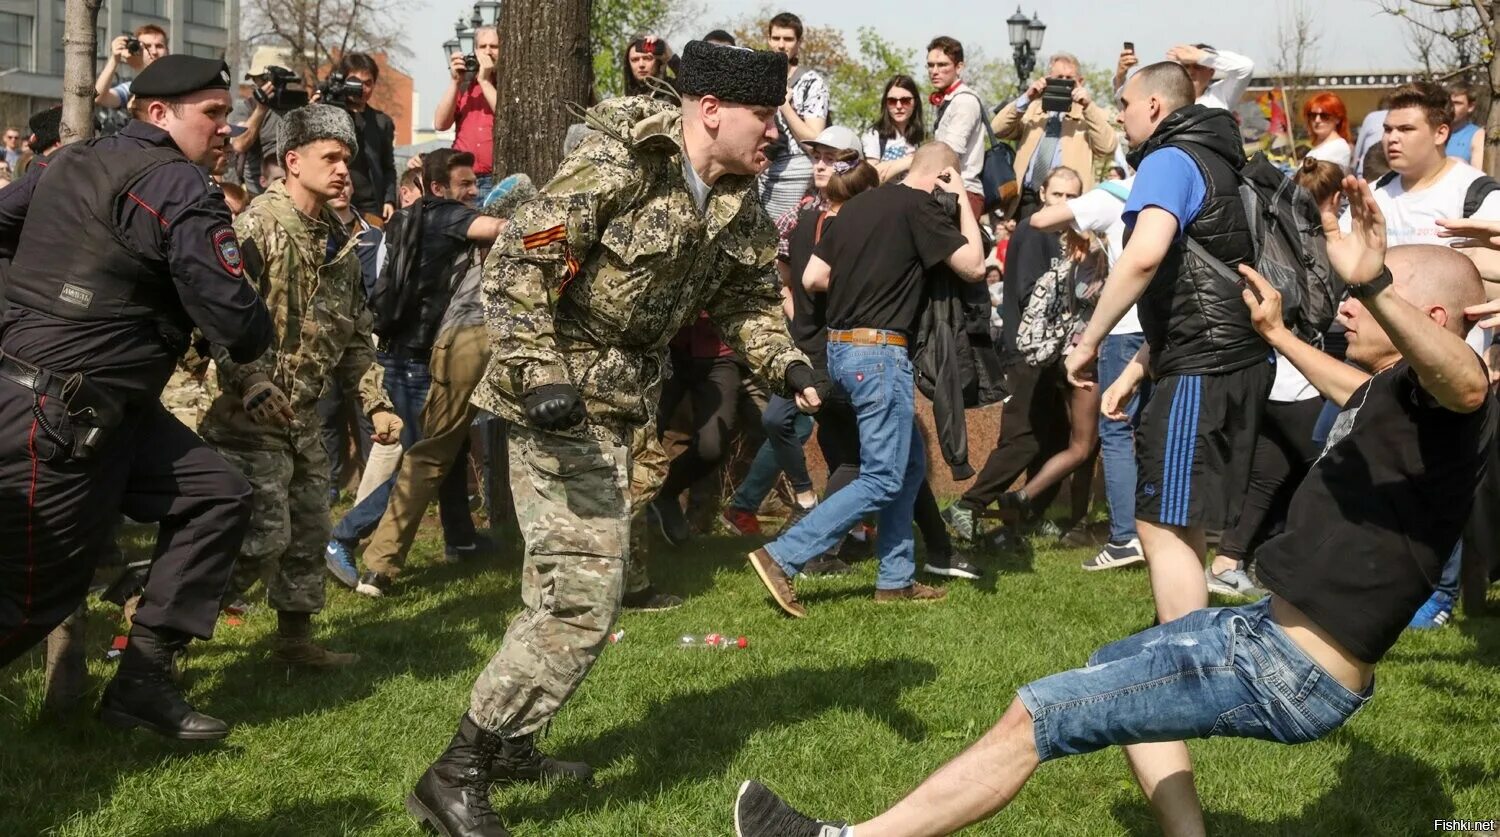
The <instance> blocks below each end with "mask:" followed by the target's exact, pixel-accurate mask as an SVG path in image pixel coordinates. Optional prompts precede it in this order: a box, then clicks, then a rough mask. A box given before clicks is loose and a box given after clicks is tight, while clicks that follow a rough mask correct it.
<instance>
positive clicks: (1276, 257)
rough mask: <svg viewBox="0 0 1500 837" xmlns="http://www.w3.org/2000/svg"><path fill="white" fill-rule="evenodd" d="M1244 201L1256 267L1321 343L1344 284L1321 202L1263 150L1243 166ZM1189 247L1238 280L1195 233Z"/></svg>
mask: <svg viewBox="0 0 1500 837" xmlns="http://www.w3.org/2000/svg"><path fill="white" fill-rule="evenodd" d="M1239 179H1240V200H1241V201H1242V202H1243V204H1244V207H1245V220H1246V221H1247V222H1248V223H1249V224H1250V237H1251V239H1252V240H1253V241H1254V243H1255V258H1254V266H1255V269H1256V270H1257V271H1258V272H1259V273H1260V275H1262V276H1264V277H1266V281H1268V282H1270V283H1271V286H1272V287H1274V288H1275V289H1276V290H1277V291H1278V292H1279V293H1280V294H1281V316H1282V319H1283V321H1285V322H1286V324H1287V326H1288V327H1289V328H1291V329H1292V330H1293V332H1295V333H1296V334H1297V336H1299V337H1301V338H1302V339H1304V340H1306V341H1308V342H1310V343H1313V344H1314V345H1318V344H1319V341H1321V340H1322V336H1323V333H1324V332H1326V331H1327V330H1328V327H1329V326H1330V325H1332V324H1333V319H1334V317H1335V316H1337V314H1338V306H1339V299H1340V297H1341V296H1342V294H1343V283H1342V282H1340V281H1338V279H1337V278H1336V277H1334V275H1333V269H1332V268H1331V267H1330V266H1329V264H1328V241H1327V239H1326V238H1325V237H1324V235H1323V219H1322V215H1321V213H1320V212H1319V211H1318V205H1317V202H1316V201H1314V200H1313V197H1312V195H1311V194H1310V193H1308V191H1307V190H1306V189H1304V188H1302V187H1301V186H1298V185H1297V183H1296V181H1294V180H1292V179H1291V178H1290V177H1287V176H1286V174H1284V173H1283V172H1282V170H1281V169H1279V168H1277V167H1276V166H1275V165H1274V164H1273V163H1271V161H1270V160H1267V159H1266V155H1264V154H1256V155H1255V156H1254V157H1252V158H1250V160H1249V162H1247V163H1245V166H1244V168H1242V169H1240V171H1239ZM1187 247H1188V249H1189V250H1190V251H1192V252H1193V253H1195V254H1196V255H1197V256H1198V257H1199V258H1201V259H1203V260H1204V261H1205V262H1207V263H1208V264H1209V265H1211V266H1213V267H1214V269H1215V270H1217V271H1218V272H1219V274H1220V275H1222V276H1224V277H1225V278H1226V279H1229V280H1230V281H1233V282H1234V283H1236V284H1239V283H1240V280H1241V277H1240V274H1239V272H1238V271H1235V270H1231V269H1230V267H1229V266H1228V265H1226V264H1224V263H1223V262H1221V261H1219V260H1218V259H1217V258H1215V257H1214V256H1213V255H1212V254H1210V253H1209V252H1208V250H1207V249H1205V248H1204V247H1203V245H1202V244H1199V243H1198V242H1197V241H1195V240H1194V239H1193V238H1191V237H1189V238H1188V239H1187Z"/></svg>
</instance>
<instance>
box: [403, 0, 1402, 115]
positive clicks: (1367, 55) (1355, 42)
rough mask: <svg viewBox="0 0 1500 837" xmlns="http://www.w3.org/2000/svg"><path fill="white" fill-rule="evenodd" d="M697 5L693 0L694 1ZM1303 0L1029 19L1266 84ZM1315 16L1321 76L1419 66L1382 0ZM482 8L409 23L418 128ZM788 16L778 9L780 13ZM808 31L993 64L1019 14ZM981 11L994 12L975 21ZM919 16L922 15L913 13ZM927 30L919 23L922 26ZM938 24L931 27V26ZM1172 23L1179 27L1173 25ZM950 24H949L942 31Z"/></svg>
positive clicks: (706, 23) (447, 3)
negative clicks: (1223, 53) (1245, 65)
mask: <svg viewBox="0 0 1500 837" xmlns="http://www.w3.org/2000/svg"><path fill="white" fill-rule="evenodd" d="M686 2H690V3H691V2H693V0H686ZM1292 2H1294V0H1258V1H1257V2H1236V1H1235V0H1127V1H1126V2H1121V0H1047V2H1045V3H1042V2H1038V0H1025V2H1023V3H1022V4H1021V8H1022V10H1023V11H1024V12H1025V13H1026V14H1027V15H1028V16H1030V15H1031V14H1032V13H1033V12H1036V13H1038V14H1039V15H1040V16H1041V20H1042V22H1043V23H1045V24H1047V33H1046V36H1045V38H1044V40H1043V42H1042V52H1043V53H1044V54H1045V53H1049V52H1053V51H1059V50H1061V51H1067V52H1072V53H1076V54H1077V55H1078V56H1079V57H1080V58H1082V59H1083V60H1084V61H1085V62H1087V63H1089V64H1093V65H1096V66H1101V67H1113V66H1114V64H1115V60H1116V58H1117V57H1118V55H1119V52H1120V45H1121V43H1122V42H1124V41H1133V42H1134V43H1135V48H1136V52H1137V53H1138V54H1139V55H1140V56H1141V57H1142V59H1144V60H1150V59H1153V58H1156V57H1158V56H1160V57H1165V53H1166V51H1167V49H1168V48H1169V47H1171V46H1173V45H1174V44H1176V43H1186V42H1197V43H1209V44H1213V45H1214V46H1216V47H1222V48H1225V49H1231V50H1234V51H1235V52H1240V53H1244V54H1245V55H1248V56H1250V57H1251V58H1253V59H1255V61H1256V64H1257V75H1259V74H1260V72H1261V71H1262V70H1266V71H1269V70H1270V68H1271V66H1272V65H1273V63H1274V62H1275V60H1276V56H1277V49H1276V42H1277V35H1276V30H1277V24H1278V22H1279V21H1280V20H1282V19H1283V18H1284V17H1285V16H1286V14H1287V12H1288V10H1289V8H1290V4H1291V3H1292ZM1304 2H1305V4H1306V7H1307V8H1309V9H1313V10H1315V13H1316V16H1317V17H1316V20H1317V29H1316V31H1317V34H1318V35H1319V37H1320V42H1319V44H1318V53H1317V58H1318V60H1317V62H1316V66H1317V68H1318V69H1320V70H1323V71H1326V72H1346V71H1347V72H1354V71H1368V70H1402V69H1410V68H1412V67H1413V66H1414V62H1413V60H1412V58H1411V55H1410V52H1409V50H1408V48H1407V45H1406V30H1407V27H1408V26H1409V24H1407V23H1405V22H1403V21H1401V20H1398V19H1396V18H1393V17H1390V16H1388V15H1384V14H1382V13H1381V12H1380V10H1379V6H1378V5H1377V3H1376V2H1375V0H1304ZM472 5H473V0H428V2H426V3H424V4H423V7H422V11H421V12H420V13H412V14H410V15H409V16H408V19H407V20H405V21H404V28H405V30H406V31H408V32H410V34H411V39H410V40H409V41H408V42H407V46H408V47H409V48H410V49H411V51H412V54H413V56H414V57H413V58H412V59H408V60H406V61H404V62H403V63H404V64H405V65H406V66H403V67H402V69H404V70H406V71H407V72H408V73H409V74H411V75H412V76H413V77H414V78H415V80H416V86H417V92H418V95H419V96H420V102H419V114H418V117H419V118H418V119H417V125H418V126H421V127H429V126H431V124H432V109H433V107H435V106H436V105H437V101H438V97H439V96H440V95H441V94H442V92H443V87H444V86H445V85H446V84H447V81H448V73H447V66H446V64H444V63H443V62H442V61H441V60H440V59H439V55H440V53H441V50H442V43H443V42H444V41H446V40H448V39H449V38H452V37H453V21H454V20H455V19H456V18H458V17H459V15H460V13H462V14H463V16H464V17H467V16H468V14H469V10H470V9H471V8H472ZM765 5H767V4H766V3H765V2H764V0H698V2H697V6H698V7H699V8H701V9H703V10H704V13H703V14H702V15H701V16H698V17H697V18H695V20H698V21H701V29H702V31H696V30H694V31H689V32H679V33H666V34H667V36H668V40H669V41H670V42H671V43H672V44H673V45H674V46H675V47H677V48H679V49H680V48H681V44H682V43H683V42H685V41H687V40H690V39H692V38H695V37H698V36H700V35H702V34H703V33H704V32H707V31H709V30H710V29H713V28H716V27H718V26H720V25H723V24H727V23H729V22H730V21H733V20H737V19H739V18H741V17H743V16H744V15H747V14H750V13H753V12H756V11H757V10H759V9H760V8H762V7H763V6H765ZM781 8H782V7H780V6H778V7H777V9H778V10H780V9H781ZM785 8H786V10H788V11H792V12H796V13H797V14H798V15H799V16H800V17H801V18H802V20H803V22H804V23H805V24H807V25H809V26H833V27H836V28H838V29H840V30H842V31H843V32H844V36H845V42H846V43H847V44H849V45H850V46H851V47H852V46H853V45H854V43H855V32H856V30H858V29H859V27H861V26H869V27H872V28H874V29H875V30H876V31H877V32H879V33H880V34H881V35H882V36H884V37H885V38H886V39H888V40H890V41H892V42H893V43H895V44H896V45H897V46H901V47H906V48H909V49H912V50H914V51H918V52H920V50H921V49H922V48H923V47H925V46H926V45H927V42H928V41H929V40H931V39H932V38H933V37H934V36H936V35H941V34H947V35H953V36H955V37H958V38H959V39H960V40H961V41H963V43H964V46H965V47H968V48H972V47H973V46H979V47H981V48H982V49H983V50H984V52H985V53H986V54H987V55H988V56H989V57H992V58H993V57H999V56H1008V55H1009V54H1010V43H1009V39H1008V38H1007V36H1006V26H1005V19H1006V18H1008V17H1010V16H1011V15H1012V14H1014V13H1015V9H1016V7H1015V4H1014V3H1012V2H1011V0H1002V2H1001V3H999V4H992V5H985V6H981V5H980V4H979V3H976V2H974V0H815V1H814V0H790V2H788V3H787V5H786V6H785ZM977 8H991V9H993V10H994V11H985V12H976V11H975V9H977ZM917 9H920V14H915V13H914V10H917ZM918 17H919V18H920V20H921V22H920V23H913V20H914V19H915V18H918ZM929 21H931V23H929ZM1168 21H1170V25H1169V24H1168ZM939 22H941V23H939Z"/></svg>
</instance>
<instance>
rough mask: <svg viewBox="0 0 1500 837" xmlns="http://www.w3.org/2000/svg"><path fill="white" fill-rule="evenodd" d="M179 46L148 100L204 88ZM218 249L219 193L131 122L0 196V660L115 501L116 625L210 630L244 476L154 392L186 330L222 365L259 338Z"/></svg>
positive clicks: (228, 246) (67, 597) (237, 272)
mask: <svg viewBox="0 0 1500 837" xmlns="http://www.w3.org/2000/svg"><path fill="white" fill-rule="evenodd" d="M188 57H189V56H180V57H179V56H172V57H171V58H173V59H174V62H173V63H172V64H167V59H165V58H164V59H162V60H161V61H159V62H157V63H160V64H164V66H163V67H159V68H156V69H159V70H168V69H169V68H171V67H173V66H175V65H176V64H181V65H182V66H176V67H175V70H176V72H175V74H173V75H172V76H164V75H163V74H161V73H158V74H154V75H153V77H152V78H153V79H155V82H154V83H155V87H154V88H153V89H155V91H156V92H155V95H159V96H164V97H165V96H167V95H182V94H185V93H187V92H191V91H193V90H200V89H205V88H208V87H218V86H219V85H218V83H217V81H215V82H214V83H212V84H202V83H201V81H202V79H200V78H199V77H200V76H203V75H204V73H205V72H206V67H207V66H208V65H210V64H211V65H212V66H213V67H214V68H215V71H217V68H218V67H220V66H222V62H217V61H215V62H206V63H205V64H187V63H185V62H181V61H178V60H176V59H179V58H188ZM193 61H194V62H204V61H205V59H193ZM150 69H152V68H148V70H150ZM215 78H217V76H216V77H215ZM147 80H148V77H147V75H146V74H145V73H142V75H141V76H140V77H139V79H138V80H137V82H136V88H137V89H136V95H137V96H141V95H142V92H141V84H142V82H144V81H147ZM194 83H197V86H190V87H187V89H181V90H178V89H177V88H179V87H184V86H187V85H190V84H194ZM227 85H228V73H227V69H226V70H225V71H224V74H223V86H224V87H225V88H227ZM174 90H175V91H176V92H175V94H174V93H173V92H172V91H174ZM28 213H31V214H32V218H31V219H30V220H31V223H29V224H27V223H25V222H26V220H27V215H28ZM238 246H239V245H238V241H237V239H236V237H235V234H234V229H233V227H232V226H231V217H230V214H229V209H228V207H227V205H226V204H225V203H224V199H223V196H222V193H221V192H220V191H219V190H218V188H217V187H216V186H215V185H214V184H213V183H212V181H210V180H209V178H208V176H207V175H206V174H205V172H204V171H203V169H201V168H199V167H198V166H196V165H195V164H193V163H192V162H190V161H189V160H188V159H187V158H186V157H184V156H183V155H182V153H181V152H180V151H178V150H177V148H176V146H175V145H174V144H173V142H172V139H171V137H170V136H169V135H168V134H167V133H166V132H164V131H162V130H161V129H159V128H156V127H154V126H152V125H150V124H147V123H144V122H140V121H132V122H131V123H130V124H129V125H128V126H127V127H126V128H125V129H124V130H123V131H121V132H120V133H119V134H117V135H115V136H112V137H105V138H101V139H97V140H93V141H90V142H86V143H75V144H74V145H71V146H67V147H65V148H63V149H61V150H59V151H58V152H57V153H55V154H54V155H52V158H51V159H50V160H48V161H47V164H46V166H45V167H41V166H38V167H36V168H34V169H33V170H32V171H30V172H28V173H27V175H26V176H25V177H23V178H22V179H21V180H19V181H17V182H16V183H15V184H13V185H12V186H11V188H8V189H5V190H4V191H3V192H0V257H7V256H9V257H12V263H11V265H10V267H9V275H8V277H7V278H8V286H7V288H6V296H7V299H8V301H9V303H10V309H9V311H8V312H6V314H5V316H4V319H3V321H0V351H3V357H0V545H3V546H0V666H3V665H5V664H6V663H8V662H10V661H11V660H13V659H15V658H16V657H17V656H19V655H20V654H22V653H23V652H24V651H26V650H27V648H29V647H30V646H32V645H33V644H35V643H36V642H37V641H39V640H40V639H42V638H43V637H45V636H46V635H47V633H48V632H50V631H51V630H52V628H53V627H55V626H56V625H57V624H59V623H60V622H61V621H62V620H63V619H64V618H65V617H66V616H67V615H68V614H69V613H71V612H72V611H73V610H74V609H75V608H76V607H77V606H78V604H79V603H80V602H81V601H82V600H83V598H84V597H85V595H86V594H87V592H88V587H89V584H90V581H91V579H92V576H93V571H94V565H95V561H96V557H97V556H98V555H99V554H100V553H101V552H102V551H103V549H104V547H105V543H104V542H103V541H104V539H106V538H108V537H109V536H110V534H111V526H110V522H111V521H112V520H113V519H114V518H115V517H116V516H117V515H118V514H120V513H121V512H124V513H125V514H127V515H129V516H130V517H131V518H132V519H134V520H137V521H141V522H152V523H158V524H159V527H160V528H159V535H158V539H157V545H156V552H155V560H154V563H153V565H152V568H151V571H150V574H149V576H148V579H147V581H146V584H145V590H144V593H143V594H142V598H141V605H140V609H139V610H138V612H137V613H136V616H135V622H136V625H137V626H144V627H145V628H146V629H148V630H150V629H155V630H156V631H158V632H160V633H161V634H163V635H171V636H182V635H190V636H194V637H199V638H207V637H209V636H210V635H211V634H212V632H213V627H214V622H215V620H216V618H217V614H218V607H219V598H220V596H221V595H222V593H223V590H224V588H225V587H226V585H227V583H228V581H229V577H230V573H231V570H232V569H233V565H234V560H235V558H236V557H237V556H238V554H239V548H240V542H241V540H242V539H243V537H244V534H245V530H246V527H247V525H248V520H249V513H250V502H249V501H250V486H249V484H248V483H247V482H246V481H245V480H244V479H243V478H242V477H241V476H239V474H238V473H237V472H235V470H234V469H233V468H232V467H231V466H230V465H229V464H228V463H226V462H225V461H224V459H223V458H221V457H220V456H219V455H218V454H217V453H215V452H214V451H213V450H212V449H211V448H210V447H208V446H207V445H206V444H205V443H204V442H203V441H202V440H201V439H199V438H198V437H197V435H195V434H194V433H193V431H191V430H189V429H188V428H187V427H185V426H184V425H183V424H182V423H181V422H179V421H177V420H176V419H175V418H173V416H172V415H171V414H170V413H169V412H167V410H166V409H165V408H164V407H163V406H162V405H161V402H160V396H161V392H162V389H163V388H164V387H165V385H166V382H167V379H168V378H169V377H170V375H171V374H172V371H173V369H174V367H175V365H176V363H177V361H178V359H179V358H180V357H181V355H182V353H183V352H184V350H185V349H186V347H187V344H188V335H189V333H190V332H191V331H192V329H193V328H194V327H196V328H197V329H199V330H200V331H201V332H202V333H203V335H204V336H205V337H206V338H207V339H208V340H210V341H212V342H214V343H217V344H219V345H222V346H225V347H227V348H228V349H229V350H230V353H231V355H232V356H233V357H234V359H235V360H237V361H240V362H245V361H250V360H253V359H254V358H256V357H258V356H260V354H262V353H263V352H264V351H265V349H266V348H267V347H268V346H269V344H270V340H271V336H272V332H271V320H270V315H269V314H268V313H267V311H266V307H265V303H264V302H263V301H262V300H261V298H260V296H259V295H258V294H257V293H256V291H255V289H254V288H252V287H251V285H250V284H249V283H247V282H246V281H245V279H244V277H243V275H242V269H241V265H240V255H239V250H238ZM93 428H97V430H95V429H93ZM132 640H134V635H133V636H132ZM182 641H184V642H185V638H184V639H183V640H182ZM128 653H129V652H127V654H128ZM123 675H124V668H123V667H122V676H123ZM179 700H180V699H179ZM144 725H147V726H150V725H149V724H144ZM158 731H160V730H158ZM168 734H171V733H170V732H169V733H168ZM179 737H194V736H190V735H184V736H179ZM198 737H210V736H198Z"/></svg>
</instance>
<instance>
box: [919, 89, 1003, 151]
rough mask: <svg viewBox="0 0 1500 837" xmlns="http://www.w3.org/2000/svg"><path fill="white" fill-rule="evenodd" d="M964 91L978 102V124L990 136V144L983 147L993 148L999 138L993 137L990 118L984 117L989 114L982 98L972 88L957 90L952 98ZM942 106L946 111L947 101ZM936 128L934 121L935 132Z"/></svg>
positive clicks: (940, 119) (993, 131) (998, 141)
mask: <svg viewBox="0 0 1500 837" xmlns="http://www.w3.org/2000/svg"><path fill="white" fill-rule="evenodd" d="M965 93H967V94H969V95H970V96H973V97H974V100H975V101H977V102H978V103H979V124H981V125H983V126H984V132H985V133H986V134H989V137H990V144H989V145H987V146H985V147H986V148H994V147H995V146H996V145H998V144H999V143H1000V140H998V139H996V138H995V129H994V127H993V126H991V125H990V120H989V119H987V118H986V116H987V115H988V114H989V111H988V110H985V107H984V99H981V98H980V97H979V94H978V93H975V92H974V91H973V90H960V91H958V93H957V94H955V95H954V98H957V97H958V96H962V95H964V94H965ZM948 101H949V102H951V101H953V99H949V100H948ZM943 107H944V110H945V111H946V109H947V102H944V103H943ZM938 121H939V122H941V121H942V118H941V117H939V119H938ZM936 130H937V124H936V123H934V124H933V131H934V132H936Z"/></svg>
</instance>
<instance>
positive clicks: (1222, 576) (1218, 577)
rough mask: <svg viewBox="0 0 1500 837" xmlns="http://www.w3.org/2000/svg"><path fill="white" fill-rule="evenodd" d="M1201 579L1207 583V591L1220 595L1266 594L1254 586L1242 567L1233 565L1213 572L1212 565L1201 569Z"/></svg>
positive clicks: (1258, 595) (1257, 595)
mask: <svg viewBox="0 0 1500 837" xmlns="http://www.w3.org/2000/svg"><path fill="white" fill-rule="evenodd" d="M1203 580H1204V582H1206V583H1207V584H1208V592H1210V593H1218V594H1219V595H1221V596H1255V597H1257V598H1258V597H1260V596H1264V595H1266V591H1264V590H1262V589H1260V588H1259V587H1256V586H1255V582H1253V581H1251V580H1250V576H1249V574H1247V573H1246V572H1245V571H1244V570H1243V569H1240V568H1239V567H1235V568H1234V569H1232V570H1225V571H1224V572H1221V573H1216V572H1214V568H1213V565H1212V564H1210V565H1209V566H1207V567H1205V568H1204V569H1203Z"/></svg>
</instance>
